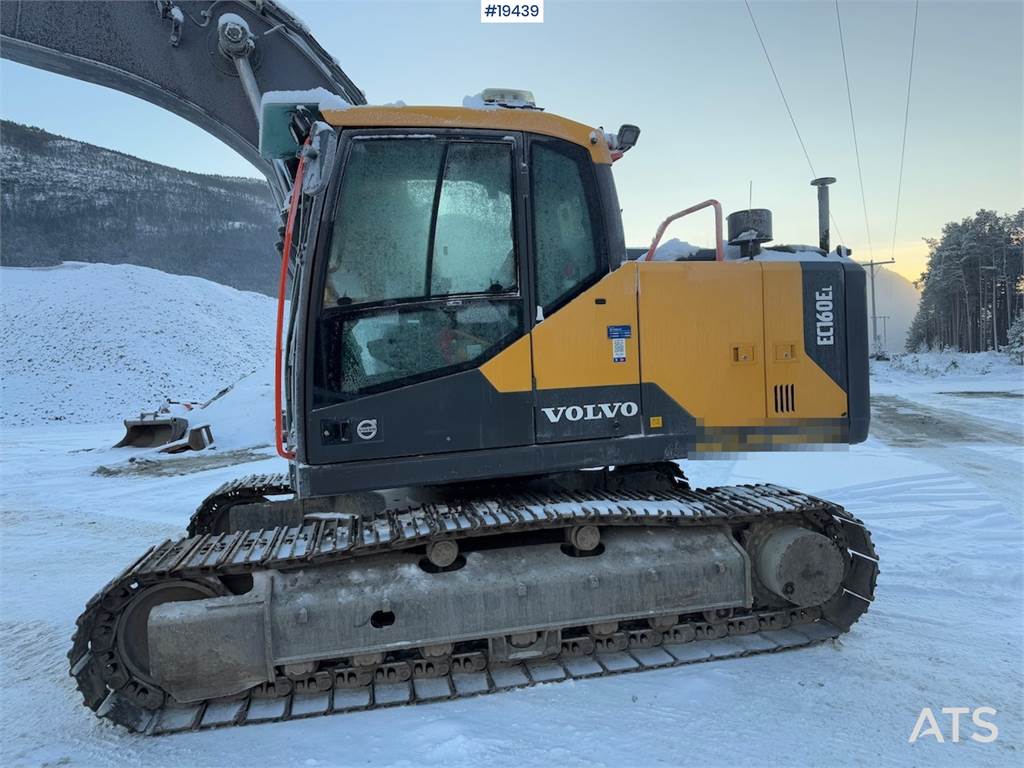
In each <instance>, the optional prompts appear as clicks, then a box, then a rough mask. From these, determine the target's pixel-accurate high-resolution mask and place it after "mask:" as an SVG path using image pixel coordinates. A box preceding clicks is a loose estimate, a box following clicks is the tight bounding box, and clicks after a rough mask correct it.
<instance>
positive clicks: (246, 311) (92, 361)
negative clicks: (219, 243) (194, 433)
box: [0, 262, 274, 426]
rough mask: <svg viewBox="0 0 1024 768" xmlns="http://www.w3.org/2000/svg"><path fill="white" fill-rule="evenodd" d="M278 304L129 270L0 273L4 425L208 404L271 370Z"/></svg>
mask: <svg viewBox="0 0 1024 768" xmlns="http://www.w3.org/2000/svg"><path fill="white" fill-rule="evenodd" d="M273 307H274V300H273V299H271V298H269V297H267V296H264V295H262V294H258V293H247V292H245V291H238V290H235V289H234V288H229V287H227V286H224V285H219V284H217V283H212V282H210V281H209V280H203V279H202V278H198V277H187V276H183V275H168V274H166V273H164V272H160V271H158V270H155V269H149V268H148V267H136V266H132V265H129V264H116V265H115V264H84V263H81V262H65V263H64V264H62V265H61V266H58V267H52V268H48V269H46V268H35V269H31V268H23V269H19V268H11V267H4V268H0V318H2V321H3V322H2V323H0V359H2V361H3V363H2V365H3V368H2V370H3V377H2V379H0V402H2V403H3V408H2V410H0V424H2V425H3V426H17V425H23V424H40V423H44V422H46V421H60V422H62V423H67V422H70V423H74V424H83V423H96V422H101V421H116V420H118V419H122V418H125V417H126V416H130V415H132V413H133V412H134V413H136V414H137V413H138V412H139V411H140V410H153V409H154V408H156V407H157V406H159V405H160V404H161V403H163V401H164V400H166V399H168V398H169V399H171V400H178V401H205V400H207V399H209V398H210V397H212V396H213V395H214V394H216V393H217V391H218V390H219V389H220V388H221V387H223V386H225V385H227V384H232V383H234V382H235V381H237V380H238V379H241V378H242V377H243V376H245V375H246V374H249V373H251V372H252V371H254V370H255V369H257V368H258V367H260V366H263V365H265V364H266V362H267V360H268V359H269V357H268V356H269V354H270V353H271V351H272V350H273V348H274V346H273V344H274V315H273Z"/></svg>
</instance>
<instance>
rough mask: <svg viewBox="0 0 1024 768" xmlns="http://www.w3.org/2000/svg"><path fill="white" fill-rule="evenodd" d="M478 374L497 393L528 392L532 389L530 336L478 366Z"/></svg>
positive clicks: (527, 335)
mask: <svg viewBox="0 0 1024 768" xmlns="http://www.w3.org/2000/svg"><path fill="white" fill-rule="evenodd" d="M480 372H481V373H482V374H483V375H484V376H485V377H486V378H487V380H488V381H489V382H490V383H491V386H492V387H494V388H495V389H496V390H498V391H499V392H528V391H529V390H530V389H532V388H533V360H532V356H531V352H530V334H526V335H525V336H523V337H522V338H520V339H519V340H518V341H515V342H513V343H512V344H511V345H510V346H508V347H506V348H505V349H503V350H502V351H501V352H500V353H499V354H497V355H495V356H494V357H492V358H491V359H490V360H488V361H487V362H486V363H484V364H483V365H481V366H480Z"/></svg>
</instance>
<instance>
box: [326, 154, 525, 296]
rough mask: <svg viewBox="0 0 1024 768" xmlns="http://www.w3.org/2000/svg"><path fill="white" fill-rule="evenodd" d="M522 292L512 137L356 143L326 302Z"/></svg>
mask: <svg viewBox="0 0 1024 768" xmlns="http://www.w3.org/2000/svg"><path fill="white" fill-rule="evenodd" d="M517 289H518V285H517V279H516V260H515V247H514V242H513V235H512V146H511V144H507V143H502V142H480V141H477V142H473V143H469V142H464V141H442V140H436V139H417V138H406V139H373V138H363V139H359V138H357V139H354V140H353V142H352V145H351V149H350V152H349V156H348V160H347V162H346V163H345V168H344V177H343V179H342V185H341V192H340V196H339V199H338V208H337V217H336V220H335V224H334V232H333V237H332V238H331V248H330V259H329V264H328V267H327V280H326V284H325V288H324V308H325V309H327V308H329V307H334V306H348V305H352V304H367V303H375V302H389V301H397V300H408V299H419V298H429V297H437V296H450V295H456V294H474V293H491V294H501V293H512V292H515V291H516V290H517Z"/></svg>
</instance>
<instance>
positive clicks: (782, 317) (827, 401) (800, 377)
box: [760, 262, 847, 421]
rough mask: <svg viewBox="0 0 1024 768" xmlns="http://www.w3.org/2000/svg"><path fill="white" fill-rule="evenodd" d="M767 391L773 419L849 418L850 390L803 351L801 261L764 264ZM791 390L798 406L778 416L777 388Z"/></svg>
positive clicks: (769, 408)
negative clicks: (847, 414)
mask: <svg viewBox="0 0 1024 768" xmlns="http://www.w3.org/2000/svg"><path fill="white" fill-rule="evenodd" d="M760 266H761V269H762V271H763V272H764V336H765V350H766V356H765V391H766V393H767V398H768V417H769V419H784V420H787V421H788V420H791V419H814V418H833V419H834V418H840V417H843V416H846V409H847V399H846V392H845V391H843V389H842V388H841V387H840V386H839V385H838V384H836V383H835V382H834V381H833V380H832V378H831V377H830V376H829V375H828V374H826V373H825V372H824V371H823V370H821V368H820V367H818V365H817V364H816V363H815V362H814V361H813V360H811V359H810V358H809V357H808V356H807V352H806V350H805V349H804V307H803V283H802V273H801V270H800V264H799V263H797V262H763V263H761V265H760ZM776 386H779V387H786V386H790V387H792V389H791V390H790V391H791V392H792V394H793V403H794V406H795V407H793V408H792V409H791V410H788V411H785V412H782V413H780V412H777V411H776V410H775V407H774V406H775V403H774V397H773V393H774V388H775V387H776Z"/></svg>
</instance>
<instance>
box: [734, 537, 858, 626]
mask: <svg viewBox="0 0 1024 768" xmlns="http://www.w3.org/2000/svg"><path fill="white" fill-rule="evenodd" d="M754 560H755V564H756V567H757V575H758V577H759V578H760V579H761V583H762V584H764V586H765V587H767V588H768V589H769V590H770V591H772V592H774V593H775V594H776V595H778V596H779V597H781V598H783V599H784V600H788V601H789V602H791V603H793V604H794V605H797V606H800V607H808V606H812V605H820V604H821V603H824V602H825V601H826V600H828V599H829V598H830V597H832V595H834V594H835V593H836V592H837V591H838V589H839V587H840V585H841V584H842V582H843V574H844V572H845V570H846V563H845V561H844V560H843V555H842V553H841V552H840V551H839V547H838V546H837V545H836V543H835V542H834V541H832V539H830V538H828V537H827V536H822V535H821V534H820V533H815V532H814V531H810V530H808V529H806V528H800V527H798V526H785V527H782V528H777V529H776V530H774V531H772V532H771V533H769V534H768V535H767V536H765V538H764V539H763V540H762V541H761V543H760V545H759V546H758V547H757V551H756V553H754Z"/></svg>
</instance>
